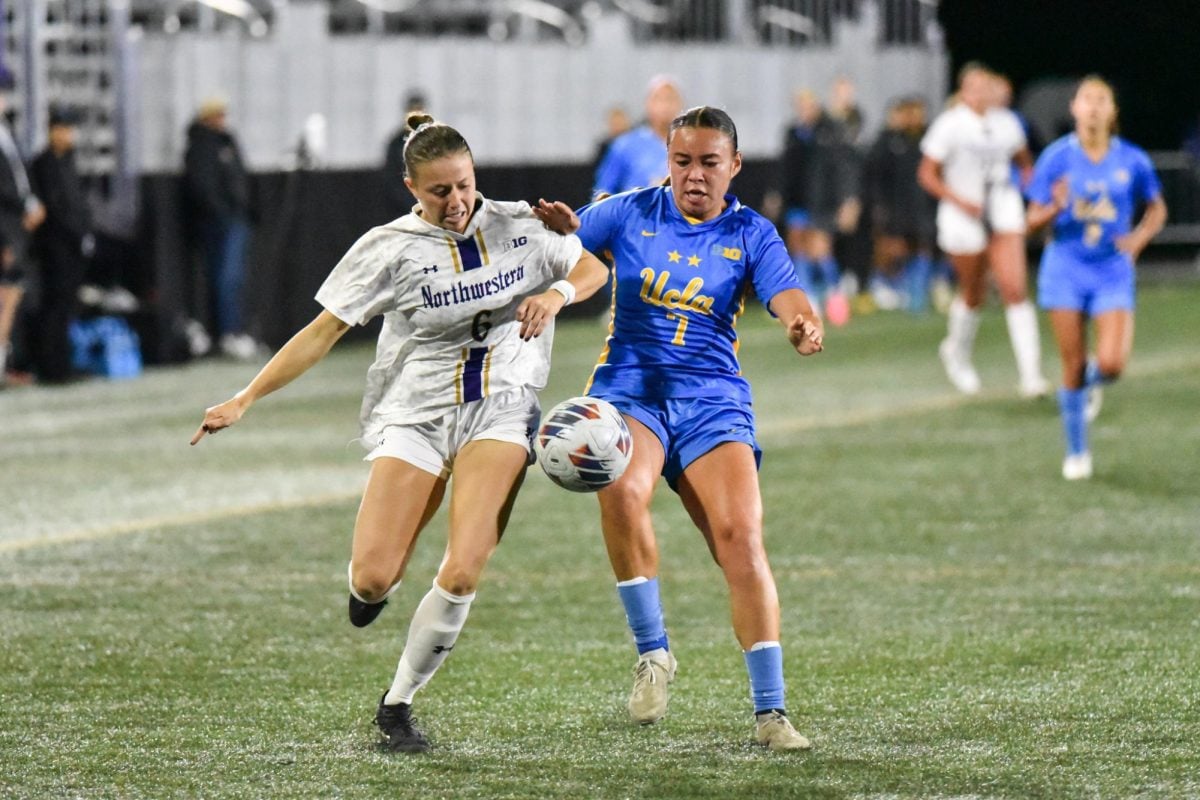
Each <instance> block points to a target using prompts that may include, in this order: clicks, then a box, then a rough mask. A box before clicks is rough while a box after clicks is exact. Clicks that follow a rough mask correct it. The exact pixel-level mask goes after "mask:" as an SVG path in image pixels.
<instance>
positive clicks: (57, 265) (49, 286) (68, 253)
mask: <svg viewBox="0 0 1200 800" xmlns="http://www.w3.org/2000/svg"><path fill="white" fill-rule="evenodd" d="M77 123H78V118H77V115H76V114H75V112H74V111H73V110H72V109H68V108H51V109H50V133H49V142H48V144H47V146H46V149H45V150H43V151H42V152H41V153H40V154H39V155H38V157H37V158H35V159H34V160H33V165H32V167H31V169H30V177H31V178H32V179H33V187H34V190H35V191H36V192H37V195H38V197H40V198H41V200H42V202H43V204H44V205H45V207H46V221H45V222H44V223H43V224H42V226H41V227H40V228H38V229H37V232H36V233H35V234H34V237H33V245H34V251H35V252H36V254H37V256H38V260H39V262H40V264H41V275H42V291H41V307H40V309H39V311H38V346H37V348H36V351H37V358H36V362H37V371H38V379H39V380H41V381H43V382H47V383H58V382H62V381H65V380H68V379H69V378H70V377H71V337H70V326H71V320H72V319H74V318H75V316H76V314H77V308H78V301H77V296H78V294H79V287H80V285H81V284H82V283H83V274H84V270H85V269H86V266H87V258H88V256H89V255H90V254H91V251H92V250H93V249H94V247H95V240H94V238H93V236H92V214H91V210H90V209H89V208H88V204H87V197H86V195H85V194H84V191H83V183H82V182H81V181H80V179H79V171H78V170H77V169H76V167H75V132H76V125H77Z"/></svg>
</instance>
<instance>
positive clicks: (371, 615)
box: [350, 595, 387, 628]
mask: <svg viewBox="0 0 1200 800" xmlns="http://www.w3.org/2000/svg"><path fill="white" fill-rule="evenodd" d="M386 605H387V600H380V601H379V602H378V603H364V602H363V601H362V600H359V599H358V598H357V597H355V596H354V595H350V624H351V625H353V626H354V627H356V628H365V627H367V626H368V625H370V624H371V623H372V622H374V621H375V618H376V617H378V616H379V612H380V611H383V607H384V606H386Z"/></svg>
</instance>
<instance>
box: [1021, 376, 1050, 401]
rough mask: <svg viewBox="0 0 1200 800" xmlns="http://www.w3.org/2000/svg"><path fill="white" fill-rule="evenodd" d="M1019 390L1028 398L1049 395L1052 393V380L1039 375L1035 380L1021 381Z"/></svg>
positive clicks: (1022, 395)
mask: <svg viewBox="0 0 1200 800" xmlns="http://www.w3.org/2000/svg"><path fill="white" fill-rule="evenodd" d="M1017 392H1018V393H1019V394H1020V395H1021V397H1025V398H1028V399H1037V398H1041V397H1047V396H1049V394H1050V381H1048V380H1046V379H1045V378H1043V377H1042V376H1041V375H1038V376H1037V378H1035V379H1034V380H1028V381H1021V384H1020V386H1018V387H1017Z"/></svg>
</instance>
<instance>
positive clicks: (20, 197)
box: [0, 68, 46, 385]
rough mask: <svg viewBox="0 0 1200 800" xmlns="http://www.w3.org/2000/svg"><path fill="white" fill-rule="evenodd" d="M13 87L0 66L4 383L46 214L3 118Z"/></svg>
mask: <svg viewBox="0 0 1200 800" xmlns="http://www.w3.org/2000/svg"><path fill="white" fill-rule="evenodd" d="M12 88H13V78H12V75H11V74H10V73H8V72H7V71H3V70H2V68H0V385H3V384H4V382H5V376H6V375H7V367H8V360H9V350H10V342H11V338H10V337H11V336H12V328H13V322H14V321H15V320H16V316H17V308H18V307H19V306H20V305H21V298H22V297H23V296H24V294H25V289H24V279H25V271H26V269H27V267H28V263H27V256H28V249H29V234H30V233H32V232H33V231H34V230H36V229H37V227H38V226H39V225H41V224H42V220H43V219H44V218H45V216H46V211H45V209H44V208H43V207H42V204H41V203H40V202H39V201H38V198H37V196H36V195H35V194H34V193H33V188H32V186H31V185H30V183H29V175H28V174H27V173H26V172H25V163H24V161H22V159H21V153H20V151H19V150H17V143H16V140H15V139H14V138H13V135H12V131H11V130H9V127H8V125H7V124H5V123H4V122H3V121H2V118H3V115H4V111H5V109H6V107H7V95H8V92H9V91H11V90H12Z"/></svg>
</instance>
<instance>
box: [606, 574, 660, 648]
mask: <svg viewBox="0 0 1200 800" xmlns="http://www.w3.org/2000/svg"><path fill="white" fill-rule="evenodd" d="M617 594H618V595H620V597H621V604H622V605H623V606H625V621H626V622H628V623H629V630H631V631H633V640H634V641H635V642H637V651H638V655H641V654H642V653H648V652H650V651H651V650H657V649H658V648H660V647H661V648H662V649H663V650H669V649H670V647H669V645H668V643H667V629H666V627H665V626H664V625H663V610H662V601H661V600H660V599H659V596H658V578H649V579H647V578H633V579H631V580H627V581H621V582H620V583H618V584H617Z"/></svg>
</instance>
